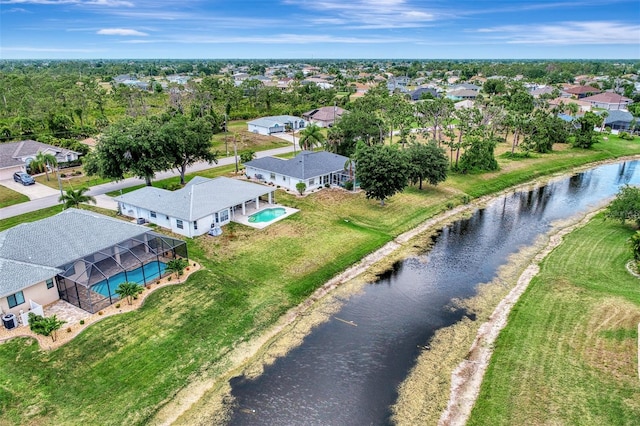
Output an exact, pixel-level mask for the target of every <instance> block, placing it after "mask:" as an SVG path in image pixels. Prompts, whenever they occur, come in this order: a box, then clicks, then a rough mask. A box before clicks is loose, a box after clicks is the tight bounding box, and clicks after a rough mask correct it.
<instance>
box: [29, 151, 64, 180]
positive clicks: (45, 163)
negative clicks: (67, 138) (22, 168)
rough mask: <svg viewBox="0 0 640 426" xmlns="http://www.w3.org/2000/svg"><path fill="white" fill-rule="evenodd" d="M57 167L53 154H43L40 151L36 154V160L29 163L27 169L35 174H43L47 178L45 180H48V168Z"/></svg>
mask: <svg viewBox="0 0 640 426" xmlns="http://www.w3.org/2000/svg"><path fill="white" fill-rule="evenodd" d="M57 165H58V160H56V157H55V155H53V154H45V153H44V152H42V151H39V152H38V153H37V154H36V158H34V159H33V161H31V163H29V167H30V168H31V170H33V171H35V172H39V173H42V171H44V173H45V174H46V176H47V180H49V167H55V166H57Z"/></svg>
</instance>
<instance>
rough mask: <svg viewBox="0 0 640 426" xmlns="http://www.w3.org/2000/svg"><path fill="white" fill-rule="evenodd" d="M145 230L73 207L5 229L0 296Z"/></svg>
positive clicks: (0, 243) (0, 244) (0, 250)
mask: <svg viewBox="0 0 640 426" xmlns="http://www.w3.org/2000/svg"><path fill="white" fill-rule="evenodd" d="M147 232H149V228H146V227H144V226H140V225H135V224H133V223H129V222H124V221H122V220H119V219H114V218H110V217H107V216H103V215H101V214H98V213H93V212H89V211H85V210H77V209H68V210H65V211H63V212H62V213H59V214H57V215H55V216H51V217H48V218H46V219H42V220H38V221H36V222H30V223H23V224H20V225H17V226H14V227H13V228H9V229H7V230H5V231H2V232H0V274H2V275H1V276H2V280H0V295H3V294H4V295H7V294H12V293H15V291H18V290H20V289H22V288H25V287H27V286H29V285H31V284H35V283H37V282H40V281H42V280H43V279H47V278H51V277H53V276H55V275H56V274H57V273H59V272H60V270H59V269H57V268H58V267H61V266H63V265H65V264H67V263H69V262H72V261H74V260H76V259H80V258H82V257H84V256H87V255H89V254H91V253H95V252H97V251H99V250H103V249H106V248H108V247H111V246H113V245H115V244H117V243H120V242H122V241H124V240H126V239H128V238H132V237H136V236H139V235H142V234H144V233H147ZM20 265H21V266H20ZM5 273H6V274H7V275H5ZM16 288H17V290H15V289H16Z"/></svg>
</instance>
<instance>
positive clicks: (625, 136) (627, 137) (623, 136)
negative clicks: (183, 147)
mask: <svg viewBox="0 0 640 426" xmlns="http://www.w3.org/2000/svg"><path fill="white" fill-rule="evenodd" d="M618 137H619V138H620V139H624V140H626V141H632V140H633V135H631V134H629V133H627V132H620V134H619V135H618Z"/></svg>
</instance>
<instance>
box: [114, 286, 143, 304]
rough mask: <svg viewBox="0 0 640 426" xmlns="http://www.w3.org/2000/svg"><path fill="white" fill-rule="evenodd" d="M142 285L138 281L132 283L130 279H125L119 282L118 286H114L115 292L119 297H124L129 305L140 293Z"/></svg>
mask: <svg viewBox="0 0 640 426" xmlns="http://www.w3.org/2000/svg"><path fill="white" fill-rule="evenodd" d="M142 290H143V289H142V286H141V285H139V284H138V283H134V282H131V281H125V282H123V283H120V285H119V286H118V288H116V294H117V295H118V296H120V298H123V297H125V298H126V299H127V302H129V304H130V305H131V303H132V301H133V299H134V298H136V297H138V295H139V294H140V293H142Z"/></svg>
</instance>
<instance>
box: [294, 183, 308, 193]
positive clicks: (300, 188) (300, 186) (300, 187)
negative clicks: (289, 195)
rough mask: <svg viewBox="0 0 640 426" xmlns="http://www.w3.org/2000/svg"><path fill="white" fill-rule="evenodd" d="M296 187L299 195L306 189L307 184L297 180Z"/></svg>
mask: <svg viewBox="0 0 640 426" xmlns="http://www.w3.org/2000/svg"><path fill="white" fill-rule="evenodd" d="M296 189H297V190H298V192H299V193H300V195H302V194H304V191H306V189H307V184H306V183H304V182H298V183H296Z"/></svg>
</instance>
